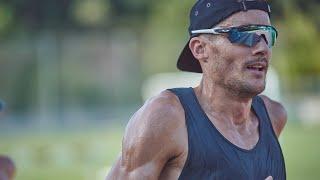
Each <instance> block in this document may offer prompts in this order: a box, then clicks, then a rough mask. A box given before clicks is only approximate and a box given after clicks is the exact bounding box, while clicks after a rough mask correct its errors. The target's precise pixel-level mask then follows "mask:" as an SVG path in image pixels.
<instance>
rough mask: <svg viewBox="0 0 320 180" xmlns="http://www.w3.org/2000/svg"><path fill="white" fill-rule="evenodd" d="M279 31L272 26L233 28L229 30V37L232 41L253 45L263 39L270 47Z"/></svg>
mask: <svg viewBox="0 0 320 180" xmlns="http://www.w3.org/2000/svg"><path fill="white" fill-rule="evenodd" d="M253 28H254V29H253ZM276 37H277V32H276V30H275V29H274V28H272V27H268V26H267V27H266V26H250V28H243V27H242V28H233V29H231V30H230V31H229V32H228V38H229V40H230V42H231V43H237V44H242V45H245V46H249V47H253V46H255V45H256V44H257V43H259V42H260V41H261V39H263V40H264V41H265V42H266V43H267V45H268V47H269V48H271V47H272V46H273V45H274V43H275V40H276Z"/></svg>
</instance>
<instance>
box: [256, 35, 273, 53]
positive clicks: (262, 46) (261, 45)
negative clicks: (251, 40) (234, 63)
mask: <svg viewBox="0 0 320 180" xmlns="http://www.w3.org/2000/svg"><path fill="white" fill-rule="evenodd" d="M270 54H271V48H269V47H268V44H267V42H266V40H265V39H264V38H261V39H260V41H259V42H258V43H257V44H256V45H255V46H254V47H253V48H252V55H254V56H257V55H259V56H265V57H269V56H270Z"/></svg>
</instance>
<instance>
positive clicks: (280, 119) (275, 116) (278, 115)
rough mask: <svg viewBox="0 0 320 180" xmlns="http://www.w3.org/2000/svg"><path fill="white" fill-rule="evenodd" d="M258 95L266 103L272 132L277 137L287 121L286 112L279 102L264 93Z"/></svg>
mask: <svg viewBox="0 0 320 180" xmlns="http://www.w3.org/2000/svg"><path fill="white" fill-rule="evenodd" d="M260 97H261V98H262V100H263V101H264V104H265V105H266V108H267V111H268V113H269V117H270V119H271V122H272V126H273V129H274V132H275V133H276V135H277V136H278V137H279V136H280V134H281V132H282V130H283V128H284V127H285V125H286V123H287V112H286V110H285V108H284V107H283V105H282V104H281V103H279V102H277V101H274V100H272V99H270V98H269V97H267V96H265V95H260Z"/></svg>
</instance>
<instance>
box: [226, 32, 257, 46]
mask: <svg viewBox="0 0 320 180" xmlns="http://www.w3.org/2000/svg"><path fill="white" fill-rule="evenodd" d="M228 38H229V41H230V42H231V43H237V44H242V45H245V46H249V47H253V46H255V45H256V44H257V43H258V42H259V41H260V40H261V36H259V35H257V34H256V33H248V32H238V31H237V30H231V31H230V32H229V36H228Z"/></svg>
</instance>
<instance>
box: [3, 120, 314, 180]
mask: <svg viewBox="0 0 320 180" xmlns="http://www.w3.org/2000/svg"><path fill="white" fill-rule="evenodd" d="M122 133H123V128H114V129H112V130H110V129H109V130H94V131H82V132H55V133H41V134H36V133H30V134H20V135H14V136H3V135H2V136H1V137H0V154H6V155H9V156H10V157H11V158H12V159H13V160H14V161H15V163H16V166H17V178H16V179H17V180H20V179H21V180H51V179H52V180H53V179H55V180H56V179H68V180H72V179H77V180H94V179H103V177H104V175H105V173H106V171H107V169H108V167H110V166H111V165H112V164H113V162H114V161H115V159H116V157H117V155H118V153H119V151H120V148H121V138H122ZM318 137H320V126H310V127H305V126H301V125H299V124H288V126H287V127H286V129H285V130H284V132H283V134H282V136H281V144H282V149H283V152H284V155H285V160H286V166H287V174H288V179H289V180H301V179H304V180H316V179H319V177H320V169H319V168H320V143H319V141H318Z"/></svg>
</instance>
